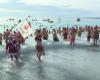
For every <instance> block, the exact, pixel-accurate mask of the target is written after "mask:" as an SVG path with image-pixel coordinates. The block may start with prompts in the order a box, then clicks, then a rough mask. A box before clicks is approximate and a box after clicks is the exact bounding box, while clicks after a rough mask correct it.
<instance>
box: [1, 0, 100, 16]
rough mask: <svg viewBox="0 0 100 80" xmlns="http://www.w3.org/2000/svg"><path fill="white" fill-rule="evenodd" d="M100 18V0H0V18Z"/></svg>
mask: <svg viewBox="0 0 100 80" xmlns="http://www.w3.org/2000/svg"><path fill="white" fill-rule="evenodd" d="M29 15H30V16H33V17H100V0H0V17H27V16H29Z"/></svg>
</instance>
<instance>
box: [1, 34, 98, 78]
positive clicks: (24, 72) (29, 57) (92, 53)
mask: <svg viewBox="0 0 100 80" xmlns="http://www.w3.org/2000/svg"><path fill="white" fill-rule="evenodd" d="M84 36H85V35H82V38H78V37H77V39H76V46H70V45H69V42H68V41H67V42H63V40H62V39H61V37H59V38H60V42H56V43H54V42H53V41H52V37H51V36H50V38H49V40H48V41H43V45H44V47H45V56H42V62H38V60H37V57H36V53H35V51H34V50H35V49H34V45H35V41H34V40H33V38H29V39H27V41H26V44H25V45H23V46H22V48H21V49H22V50H21V55H22V59H20V62H19V63H17V62H16V61H14V62H13V61H10V59H9V57H7V55H6V54H5V51H4V48H5V46H4V44H3V46H0V80H100V70H99V69H100V64H99V61H100V46H97V47H91V46H90V45H91V43H87V41H86V37H85V38H84ZM30 43H31V44H30Z"/></svg>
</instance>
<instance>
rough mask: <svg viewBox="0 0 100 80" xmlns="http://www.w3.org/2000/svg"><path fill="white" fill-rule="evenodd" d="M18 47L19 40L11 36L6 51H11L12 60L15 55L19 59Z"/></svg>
mask: <svg viewBox="0 0 100 80" xmlns="http://www.w3.org/2000/svg"><path fill="white" fill-rule="evenodd" d="M18 47H19V44H18V42H17V41H16V40H15V39H14V37H12V36H10V38H9V40H8V41H7V43H6V52H7V53H9V55H10V57H11V60H13V57H15V58H16V61H18V49H19V48H18Z"/></svg>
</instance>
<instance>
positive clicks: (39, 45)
mask: <svg viewBox="0 0 100 80" xmlns="http://www.w3.org/2000/svg"><path fill="white" fill-rule="evenodd" d="M35 35H36V36H35V41H36V45H35V50H36V53H37V58H38V60H39V61H41V56H42V55H44V47H43V45H42V34H41V30H37V32H36V34H35Z"/></svg>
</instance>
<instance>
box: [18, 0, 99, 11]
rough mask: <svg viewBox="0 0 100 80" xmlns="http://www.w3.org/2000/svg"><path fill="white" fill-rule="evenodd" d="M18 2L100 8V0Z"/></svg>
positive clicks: (19, 0)
mask: <svg viewBox="0 0 100 80" xmlns="http://www.w3.org/2000/svg"><path fill="white" fill-rule="evenodd" d="M17 2H18V3H24V4H27V5H38V6H56V7H59V8H62V9H63V8H64V9H65V8H75V9H83V10H93V9H94V10H98V8H100V5H99V4H100V0H18V1H17Z"/></svg>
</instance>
